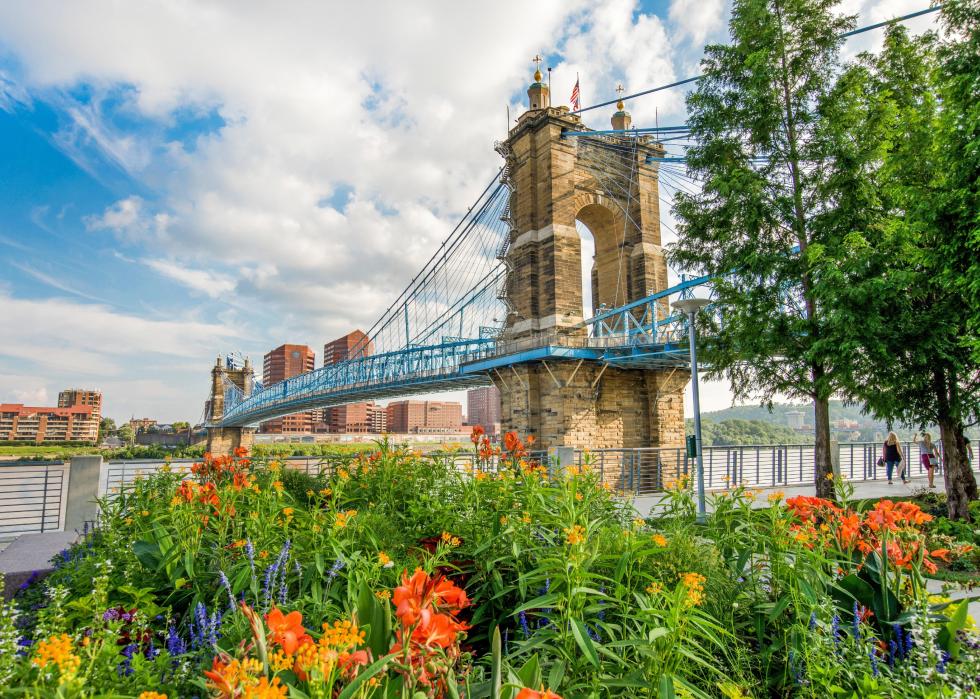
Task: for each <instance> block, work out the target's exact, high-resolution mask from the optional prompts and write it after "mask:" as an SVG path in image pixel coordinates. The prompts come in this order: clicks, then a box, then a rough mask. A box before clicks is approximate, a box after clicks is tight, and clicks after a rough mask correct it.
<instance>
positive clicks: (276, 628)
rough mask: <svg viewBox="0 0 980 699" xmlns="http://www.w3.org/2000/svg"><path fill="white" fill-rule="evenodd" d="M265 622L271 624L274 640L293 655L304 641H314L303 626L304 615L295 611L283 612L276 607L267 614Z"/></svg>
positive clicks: (270, 630) (270, 629)
mask: <svg viewBox="0 0 980 699" xmlns="http://www.w3.org/2000/svg"><path fill="white" fill-rule="evenodd" d="M265 623H266V624H268V626H269V632H270V633H271V634H272V640H273V641H275V642H276V643H278V644H279V645H280V646H282V649H283V650H284V651H285V652H286V653H287V654H288V655H292V654H293V653H295V652H296V649H297V648H299V647H300V646H301V645H303V644H304V643H312V642H313V639H312V638H311V637H310V635H309V634H308V633H306V629H305V628H303V615H302V614H300V613H299V612H296V611H293V612H290V613H289V614H283V613H282V612H281V611H279V609H278V608H274V609H273V610H272V611H271V612H269V613H268V614H266V615H265Z"/></svg>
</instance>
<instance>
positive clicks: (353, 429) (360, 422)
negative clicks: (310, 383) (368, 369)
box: [323, 330, 384, 433]
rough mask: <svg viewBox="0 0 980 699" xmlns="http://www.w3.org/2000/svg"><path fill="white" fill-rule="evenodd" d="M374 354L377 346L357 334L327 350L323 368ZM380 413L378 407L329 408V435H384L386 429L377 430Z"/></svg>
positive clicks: (329, 345) (326, 414)
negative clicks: (382, 433)
mask: <svg viewBox="0 0 980 699" xmlns="http://www.w3.org/2000/svg"><path fill="white" fill-rule="evenodd" d="M372 354H374V343H372V342H371V341H370V340H369V339H368V336H367V335H366V334H365V333H364V332H363V331H361V330H355V331H354V332H351V333H347V334H346V335H344V336H343V337H338V338H337V339H336V340H333V341H332V342H328V343H327V344H325V345H324V346H323V366H327V365H329V364H336V363H337V362H346V361H347V360H348V359H359V358H361V357H369V356H371V355H372ZM378 409H379V408H378V406H376V405H375V404H374V403H348V404H347V405H339V406H337V407H336V408H325V409H324V411H323V421H324V423H326V426H327V430H328V431H329V432H343V433H363V432H379V433H380V432H384V429H380V430H376V429H373V428H374V427H376V426H377V425H378V423H379V420H378V418H377V412H378ZM381 410H384V409H383V408H381Z"/></svg>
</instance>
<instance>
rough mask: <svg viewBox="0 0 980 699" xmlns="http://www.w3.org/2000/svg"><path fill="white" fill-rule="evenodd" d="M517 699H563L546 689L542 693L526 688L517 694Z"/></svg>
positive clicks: (542, 689)
mask: <svg viewBox="0 0 980 699" xmlns="http://www.w3.org/2000/svg"><path fill="white" fill-rule="evenodd" d="M517 699H561V697H560V696H558V695H557V694H555V693H554V692H552V691H551V690H548V689H545V688H544V687H542V688H541V691H540V692H538V691H535V690H533V689H528V688H527V687H525V688H524V689H522V690H521V691H519V692H518V693H517Z"/></svg>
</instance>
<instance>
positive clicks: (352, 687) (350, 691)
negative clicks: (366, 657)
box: [337, 655, 395, 699]
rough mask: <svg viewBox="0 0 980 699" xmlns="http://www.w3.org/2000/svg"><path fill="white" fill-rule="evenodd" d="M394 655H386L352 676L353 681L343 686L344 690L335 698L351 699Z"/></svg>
mask: <svg viewBox="0 0 980 699" xmlns="http://www.w3.org/2000/svg"><path fill="white" fill-rule="evenodd" d="M394 657H395V656H394V655H386V656H384V657H383V658H379V659H378V660H375V661H374V662H373V663H371V664H370V665H368V666H367V667H366V668H364V670H363V671H362V672H361V673H360V674H358V676H357V677H356V678H354V681H353V682H351V683H350V684H349V685H347V686H346V687H344V691H342V692H341V693H340V694H339V695H337V699H351V697H353V696H354V695H355V694H357V692H358V690H359V689H360V688H361V686H362V685H363V684H364V683H365V682H367V681H368V680H370V679H371V678H372V677H374V676H375V675H377V674H380V673H381V672H382V671H383V670H384V669H385V668H386V667H387V666H388V663H390V662H391V661H392V660H393V659H394Z"/></svg>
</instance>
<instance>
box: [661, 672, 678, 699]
mask: <svg viewBox="0 0 980 699" xmlns="http://www.w3.org/2000/svg"><path fill="white" fill-rule="evenodd" d="M657 696H659V697H660V699H675V697H676V695H675V694H674V678H673V677H671V676H670V675H661V676H660V685H659V689H658V692H657Z"/></svg>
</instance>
